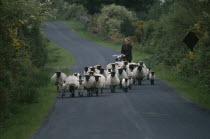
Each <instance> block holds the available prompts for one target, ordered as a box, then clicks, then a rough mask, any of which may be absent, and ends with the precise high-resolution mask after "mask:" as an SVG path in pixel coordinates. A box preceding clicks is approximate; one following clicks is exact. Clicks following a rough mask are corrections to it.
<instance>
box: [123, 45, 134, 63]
mask: <svg viewBox="0 0 210 139" xmlns="http://www.w3.org/2000/svg"><path fill="white" fill-rule="evenodd" d="M121 54H124V55H125V58H126V60H127V61H128V62H131V60H132V45H130V44H127V45H126V44H123V45H122V49H121Z"/></svg>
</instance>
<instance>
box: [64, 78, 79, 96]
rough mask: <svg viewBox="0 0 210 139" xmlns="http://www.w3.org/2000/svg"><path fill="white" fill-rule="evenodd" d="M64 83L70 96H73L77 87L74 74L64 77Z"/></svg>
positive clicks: (77, 83) (76, 79)
mask: <svg viewBox="0 0 210 139" xmlns="http://www.w3.org/2000/svg"><path fill="white" fill-rule="evenodd" d="M66 84H67V86H68V88H69V92H70V96H71V97H75V90H77V89H78V87H79V79H78V78H77V77H76V76H69V77H68V78H67V79H66Z"/></svg>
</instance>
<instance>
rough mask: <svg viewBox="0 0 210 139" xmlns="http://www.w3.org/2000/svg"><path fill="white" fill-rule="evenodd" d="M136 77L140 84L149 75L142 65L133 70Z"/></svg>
mask: <svg viewBox="0 0 210 139" xmlns="http://www.w3.org/2000/svg"><path fill="white" fill-rule="evenodd" d="M133 74H134V77H135V79H137V80H138V84H139V85H141V82H142V80H143V79H144V78H145V77H146V76H147V71H146V69H145V68H143V67H142V66H138V67H136V68H135V69H134V71H133Z"/></svg>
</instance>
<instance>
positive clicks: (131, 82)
mask: <svg viewBox="0 0 210 139" xmlns="http://www.w3.org/2000/svg"><path fill="white" fill-rule="evenodd" d="M128 80H129V86H128V88H129V89H132V84H133V78H131V77H130V76H128Z"/></svg>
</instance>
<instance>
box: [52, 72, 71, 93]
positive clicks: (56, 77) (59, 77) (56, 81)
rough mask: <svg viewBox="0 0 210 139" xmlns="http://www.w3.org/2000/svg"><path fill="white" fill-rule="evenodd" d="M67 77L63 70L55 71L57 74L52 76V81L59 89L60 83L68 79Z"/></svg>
mask: <svg viewBox="0 0 210 139" xmlns="http://www.w3.org/2000/svg"><path fill="white" fill-rule="evenodd" d="M66 77H67V76H66V74H65V73H63V72H61V71H57V72H55V74H54V75H53V76H52V77H51V82H52V83H53V84H54V85H56V86H57V91H58V89H59V85H62V84H63V83H64V81H65V80H66Z"/></svg>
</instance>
